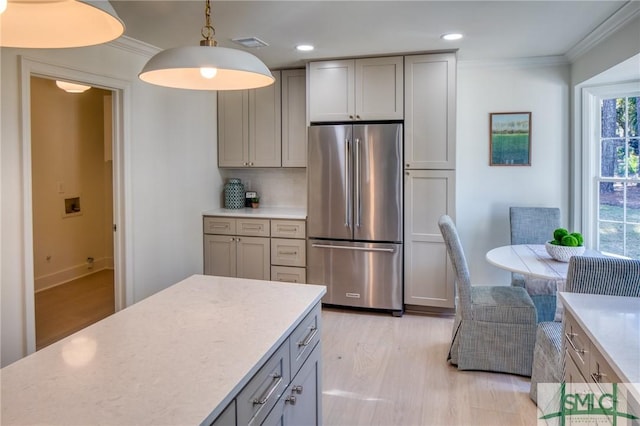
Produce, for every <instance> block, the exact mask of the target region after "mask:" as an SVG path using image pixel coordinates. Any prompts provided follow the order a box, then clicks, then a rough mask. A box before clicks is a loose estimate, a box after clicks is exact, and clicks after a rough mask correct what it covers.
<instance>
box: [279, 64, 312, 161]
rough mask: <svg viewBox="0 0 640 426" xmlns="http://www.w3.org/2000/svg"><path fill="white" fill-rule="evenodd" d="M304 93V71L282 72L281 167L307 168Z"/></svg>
mask: <svg viewBox="0 0 640 426" xmlns="http://www.w3.org/2000/svg"><path fill="white" fill-rule="evenodd" d="M306 91H307V81H306V72H305V70H304V69H301V70H286V71H282V167H307V118H306V112H307V107H306V105H307V92H306Z"/></svg>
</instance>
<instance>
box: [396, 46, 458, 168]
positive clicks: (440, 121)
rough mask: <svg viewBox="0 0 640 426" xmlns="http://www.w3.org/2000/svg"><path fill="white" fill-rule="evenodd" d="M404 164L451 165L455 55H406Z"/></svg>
mask: <svg viewBox="0 0 640 426" xmlns="http://www.w3.org/2000/svg"><path fill="white" fill-rule="evenodd" d="M404 73H405V75H404V85H405V93H404V102H405V119H404V134H405V139H404V140H405V147H404V158H405V163H406V164H405V167H406V168H411V169H455V141H456V134H455V132H456V56H455V54H454V53H443V54H432V55H417V56H406V57H405V62H404Z"/></svg>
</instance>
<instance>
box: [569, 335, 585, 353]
mask: <svg viewBox="0 0 640 426" xmlns="http://www.w3.org/2000/svg"><path fill="white" fill-rule="evenodd" d="M576 336H577V334H576V333H564V337H566V338H567V341H568V342H569V345H571V349H573V350H574V351H575V353H577V354H579V355H584V354H585V353H587V351H586V349H578V347H577V346H576V345H575V343H573V340H572V339H573V338H574V337H576Z"/></svg>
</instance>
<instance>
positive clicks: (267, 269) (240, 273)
mask: <svg viewBox="0 0 640 426" xmlns="http://www.w3.org/2000/svg"><path fill="white" fill-rule="evenodd" d="M203 228H204V273H205V275H217V276H221V277H238V278H249V279H256V280H268V279H270V277H271V264H270V259H271V252H270V251H271V244H270V239H269V234H270V228H269V220H268V219H246V218H229V217H215V216H205V217H204V222H203Z"/></svg>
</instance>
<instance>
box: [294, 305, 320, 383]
mask: <svg viewBox="0 0 640 426" xmlns="http://www.w3.org/2000/svg"><path fill="white" fill-rule="evenodd" d="M321 315H322V311H321V309H320V303H318V304H317V305H316V306H315V307H314V308H313V309H312V310H311V312H309V314H308V315H307V316H306V317H305V318H304V319H303V320H302V322H301V323H300V324H299V325H298V326H297V327H296V329H295V330H293V332H292V333H291V336H290V337H289V347H290V349H289V351H290V358H291V377H294V376H295V375H296V373H297V372H298V370H300V367H301V366H302V364H304V361H305V360H306V359H307V357H308V356H309V354H310V353H311V351H312V350H313V348H314V347H315V346H316V344H317V343H318V342H319V341H320V326H321V320H322V318H321Z"/></svg>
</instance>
